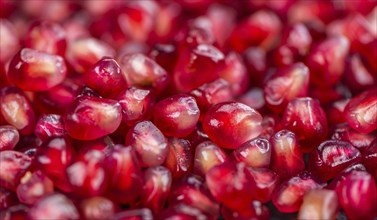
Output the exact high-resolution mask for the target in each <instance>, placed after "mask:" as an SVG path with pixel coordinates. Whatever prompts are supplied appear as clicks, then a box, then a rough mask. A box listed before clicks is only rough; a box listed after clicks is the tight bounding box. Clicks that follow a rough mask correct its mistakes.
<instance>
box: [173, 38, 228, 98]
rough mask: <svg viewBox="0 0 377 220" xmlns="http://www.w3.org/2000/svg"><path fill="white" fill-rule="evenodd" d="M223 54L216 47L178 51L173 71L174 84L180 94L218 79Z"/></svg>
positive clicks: (222, 63)
mask: <svg viewBox="0 0 377 220" xmlns="http://www.w3.org/2000/svg"><path fill="white" fill-rule="evenodd" d="M223 65H224V54H223V53H222V52H221V51H220V50H218V49H217V48H216V47H214V46H211V45H208V44H199V45H197V46H196V47H194V48H191V47H188V48H185V49H184V50H182V51H180V53H179V55H178V60H177V63H176V66H175V69H174V74H173V78H174V84H175V86H176V88H177V89H178V90H179V91H181V92H188V91H191V90H193V89H195V88H197V87H199V86H201V85H202V84H204V83H209V82H211V81H214V80H216V79H218V78H219V71H220V70H221V68H222V67H223Z"/></svg>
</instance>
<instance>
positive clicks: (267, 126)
mask: <svg viewBox="0 0 377 220" xmlns="http://www.w3.org/2000/svg"><path fill="white" fill-rule="evenodd" d="M277 120H279V119H278V118H274V117H273V116H268V115H267V116H265V117H264V118H263V120H262V132H261V133H260V135H259V137H260V138H265V139H268V140H270V138H271V137H272V136H273V135H274V134H275V132H276V129H275V127H276V121H277Z"/></svg>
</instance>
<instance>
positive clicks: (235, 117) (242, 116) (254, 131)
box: [203, 102, 262, 149]
mask: <svg viewBox="0 0 377 220" xmlns="http://www.w3.org/2000/svg"><path fill="white" fill-rule="evenodd" d="M261 123H262V116H261V115H260V114H259V113H258V112H257V111H255V110H254V109H252V108H250V107H249V106H247V105H244V104H242V103H239V102H224V103H219V104H217V105H214V106H212V107H211V108H210V109H209V110H208V111H207V113H206V114H205V116H204V119H203V129H204V131H205V132H206V133H207V135H208V137H209V138H210V139H211V140H212V141H213V142H214V143H215V144H217V145H219V146H220V147H224V148H229V149H235V148H238V147H239V146H240V145H241V144H243V143H244V142H246V141H248V140H250V139H252V138H255V137H257V136H258V135H259V134H260V133H261V131H262V127H261Z"/></svg>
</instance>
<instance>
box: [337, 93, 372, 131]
mask: <svg viewBox="0 0 377 220" xmlns="http://www.w3.org/2000/svg"><path fill="white" fill-rule="evenodd" d="M376 105H377V89H376V88H373V89H370V90H367V91H364V92H362V93H360V94H359V95H357V96H355V97H353V98H352V99H351V100H350V101H349V102H348V104H347V106H346V108H345V109H344V114H345V116H346V119H347V122H348V124H349V126H351V127H352V128H353V129H355V130H356V131H358V132H361V133H370V132H372V131H374V130H376V129H377V108H376Z"/></svg>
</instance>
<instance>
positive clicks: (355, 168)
mask: <svg viewBox="0 0 377 220" xmlns="http://www.w3.org/2000/svg"><path fill="white" fill-rule="evenodd" d="M354 171H357V172H358V171H362V172H367V169H366V168H365V166H364V165H363V164H361V163H355V164H353V165H351V166H349V167H347V168H346V169H344V170H343V171H342V172H340V173H339V174H338V175H337V176H336V177H335V178H334V179H332V180H331V182H330V184H329V185H328V186H327V187H326V188H328V189H331V190H335V189H336V188H337V187H338V186H339V184H340V183H341V182H342V181H343V180H344V179H345V178H346V177H347V175H348V174H349V173H351V172H354Z"/></svg>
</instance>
